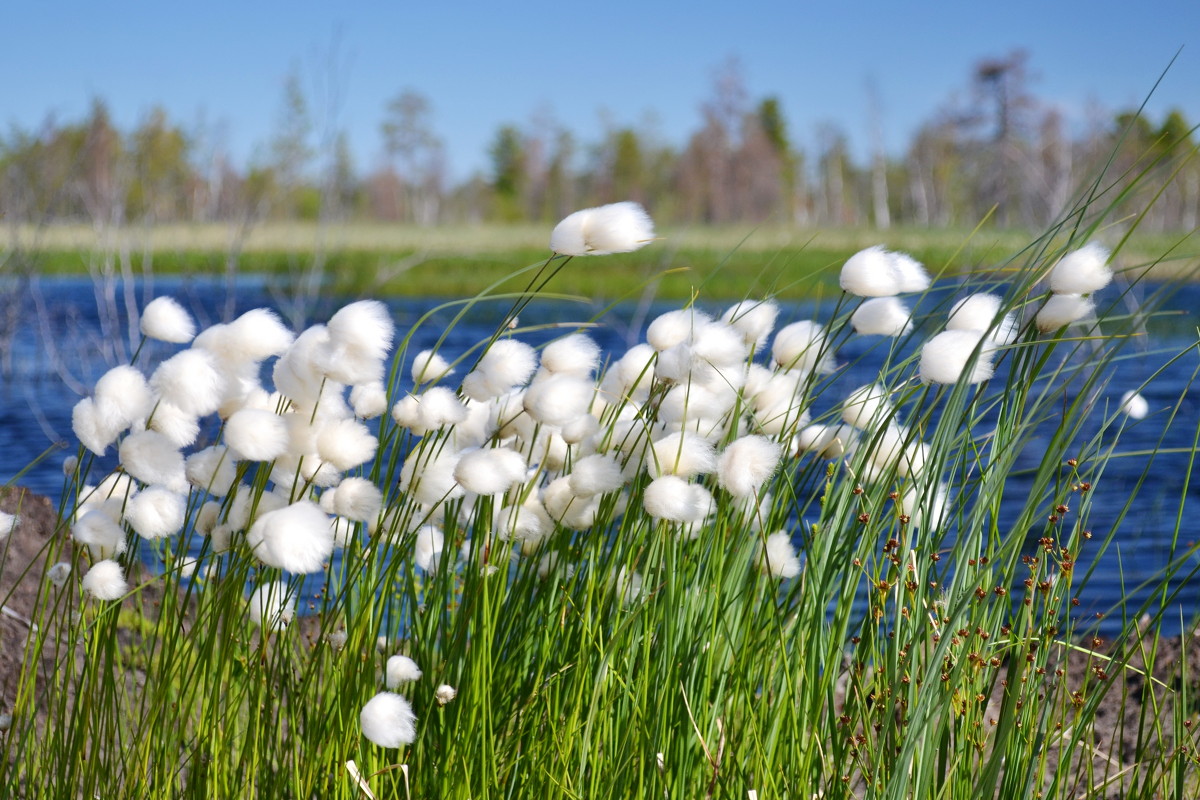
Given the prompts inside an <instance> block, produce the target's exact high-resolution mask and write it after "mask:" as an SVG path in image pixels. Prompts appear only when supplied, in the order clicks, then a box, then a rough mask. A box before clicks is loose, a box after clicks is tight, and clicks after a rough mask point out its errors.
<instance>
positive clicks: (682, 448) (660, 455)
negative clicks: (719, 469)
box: [646, 431, 717, 478]
mask: <svg viewBox="0 0 1200 800" xmlns="http://www.w3.org/2000/svg"><path fill="white" fill-rule="evenodd" d="M716 466H717V457H716V452H715V450H714V448H713V444H712V442H710V441H709V440H708V439H705V438H704V437H702V436H698V435H696V434H694V433H684V432H682V431H681V432H676V433H671V434H668V435H666V436H664V437H662V438H661V439H659V440H658V441H656V442H654V444H652V445H651V446H650V450H649V451H648V452H647V453H646V471H647V472H649V473H650V475H651V476H653V477H655V478H657V477H659V476H662V475H676V476H679V477H681V478H692V477H695V476H697V475H706V474H708V473H710V472H712V471H713V470H714V469H716Z"/></svg>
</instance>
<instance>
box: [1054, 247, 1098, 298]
mask: <svg viewBox="0 0 1200 800" xmlns="http://www.w3.org/2000/svg"><path fill="white" fill-rule="evenodd" d="M1108 258H1109V252H1108V249H1107V248H1105V247H1104V245H1102V244H1100V243H1099V242H1090V243H1089V244H1086V245H1084V246H1083V247H1081V248H1079V249H1078V250H1074V251H1072V252H1070V253H1067V254H1066V255H1065V256H1063V257H1062V258H1061V259H1059V261H1058V263H1056V264H1055V265H1054V267H1053V268H1052V269H1051V270H1050V291H1052V292H1054V293H1055V294H1091V293H1093V292H1098V291H1100V290H1101V289H1103V288H1104V287H1105V286H1108V284H1109V283H1110V282H1111V281H1112V277H1113V272H1112V269H1111V268H1110V267H1109V266H1108Z"/></svg>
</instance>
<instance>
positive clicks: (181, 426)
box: [146, 400, 200, 447]
mask: <svg viewBox="0 0 1200 800" xmlns="http://www.w3.org/2000/svg"><path fill="white" fill-rule="evenodd" d="M146 427H147V428H148V429H150V430H152V431H157V432H158V433H161V434H162V435H163V436H164V437H166V439H167V441H169V442H170V443H171V444H173V445H175V446H176V447H188V446H189V445H191V444H193V443H194V442H195V441H196V438H197V437H198V436H199V435H200V420H199V418H198V417H197V416H196V415H195V414H192V413H190V412H187V411H184V410H183V409H181V408H179V407H178V406H176V405H174V404H172V403H168V402H167V401H166V400H160V401H159V403H158V405H156V406H155V407H154V414H153V415H152V416H151V417H150V419H148V420H147V421H146Z"/></svg>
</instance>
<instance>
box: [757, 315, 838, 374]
mask: <svg viewBox="0 0 1200 800" xmlns="http://www.w3.org/2000/svg"><path fill="white" fill-rule="evenodd" d="M771 356H772V357H773V358H774V359H775V363H776V364H778V365H779V366H781V367H783V368H784V369H789V370H798V371H801V372H813V373H816V374H818V375H828V374H830V373H831V372H833V369H834V367H833V359H832V356H831V354H830V353H829V347H828V344H827V342H826V337H825V329H824V328H822V327H821V326H820V325H818V324H817V323H815V322H813V321H812V320H800V321H799V322H793V323H792V324H791V325H787V326H785V327H783V328H781V329H780V330H779V332H778V333H776V334H775V339H774V341H773V342H772V344H771Z"/></svg>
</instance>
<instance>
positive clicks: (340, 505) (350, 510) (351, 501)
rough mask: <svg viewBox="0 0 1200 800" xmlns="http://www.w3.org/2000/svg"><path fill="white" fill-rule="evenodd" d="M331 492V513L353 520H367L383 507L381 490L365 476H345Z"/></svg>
mask: <svg viewBox="0 0 1200 800" xmlns="http://www.w3.org/2000/svg"><path fill="white" fill-rule="evenodd" d="M332 492H333V513H335V514H337V515H338V516H341V517H346V518H347V519H350V520H354V521H355V522H367V521H369V520H371V519H373V518H375V517H377V516H378V515H379V511H380V509H382V508H383V492H381V491H380V490H379V487H377V486H376V485H375V484H373V483H371V481H369V480H367V479H366V478H358V477H352V478H346V479H345V480H343V481H342V482H341V483H339V484H338V485H337V487H336V488H334V489H333V490H332ZM321 497H322V499H324V497H325V496H324V495H322V496H321Z"/></svg>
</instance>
